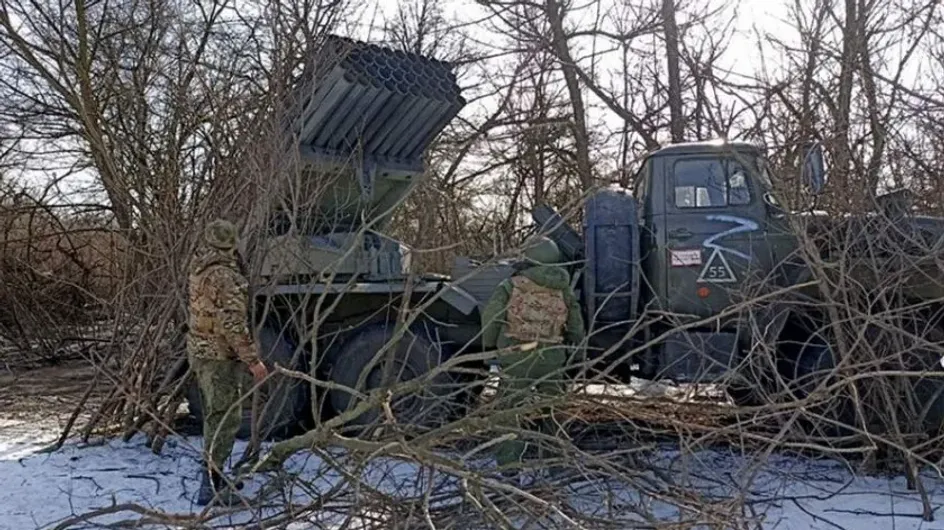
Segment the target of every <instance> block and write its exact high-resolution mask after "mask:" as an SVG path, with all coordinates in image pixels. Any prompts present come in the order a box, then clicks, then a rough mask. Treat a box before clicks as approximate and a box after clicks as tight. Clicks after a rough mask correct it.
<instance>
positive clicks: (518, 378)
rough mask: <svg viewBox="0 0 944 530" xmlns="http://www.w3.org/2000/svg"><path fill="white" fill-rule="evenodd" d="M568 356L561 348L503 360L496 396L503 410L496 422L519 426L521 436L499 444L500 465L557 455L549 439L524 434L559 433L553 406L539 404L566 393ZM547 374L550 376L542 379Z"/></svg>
mask: <svg viewBox="0 0 944 530" xmlns="http://www.w3.org/2000/svg"><path fill="white" fill-rule="evenodd" d="M564 357H565V354H564V352H562V351H561V350H560V349H557V348H553V349H550V348H549V349H546V350H544V351H538V352H530V354H529V355H526V356H517V355H516V356H512V357H510V358H503V359H501V371H502V376H501V383H500V384H499V387H498V392H497V396H496V398H497V400H498V401H497V406H498V408H499V411H498V413H497V415H496V417H495V418H494V421H495V424H496V425H501V426H504V427H510V428H513V429H516V430H517V432H516V436H517V438H516V439H514V440H506V441H503V442H501V443H499V444H497V445H496V446H495V451H494V455H495V460H496V461H497V464H498V465H499V466H500V467H504V466H507V465H509V464H517V463H521V462H523V461H524V460H525V459H533V458H538V459H541V458H548V457H551V456H553V454H552V453H553V452H552V451H549V450H547V443H546V442H543V441H541V440H538V439H535V440H533V441H528V440H524V439H522V437H523V436H527V434H526V432H522V431H531V432H537V433H541V434H544V435H548V436H554V435H555V434H556V433H557V423H556V422H555V421H554V419H553V411H552V410H551V408H550V407H546V406H540V405H538V404H537V403H540V402H541V401H546V400H548V399H553V398H555V397H557V396H559V395H561V394H563V393H564V390H565V385H564V381H563V374H562V373H561V368H562V367H563V366H564ZM545 376H547V378H546V379H543V380H541V378H542V377H545ZM528 403H535V406H534V407H529V406H528V405H527V404H528ZM507 409H519V410H518V411H516V410H510V411H508V410H507ZM501 434H507V433H506V432H503V433H501Z"/></svg>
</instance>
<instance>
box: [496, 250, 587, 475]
mask: <svg viewBox="0 0 944 530" xmlns="http://www.w3.org/2000/svg"><path fill="white" fill-rule="evenodd" d="M525 258H526V261H527V267H526V268H525V269H523V270H521V271H518V272H516V273H515V274H514V275H513V276H512V277H511V278H509V279H507V280H505V281H504V282H502V283H501V284H499V285H498V288H497V289H496V291H495V293H494V294H493V295H492V297H491V299H490V300H489V302H488V304H487V305H486V307H485V309H484V310H483V312H482V341H483V345H484V346H485V348H486V349H497V350H499V351H502V350H504V351H503V352H502V353H501V354H500V356H499V358H498V364H499V366H500V370H501V372H502V374H503V376H502V378H501V386H500V387H499V394H498V398H499V399H501V400H504V403H501V402H500V406H508V407H515V406H520V405H521V403H522V402H523V401H524V400H526V399H527V398H528V397H532V396H534V394H535V393H536V394H538V395H539V396H543V397H544V398H545V399H546V398H547V397H552V396H554V395H558V394H560V393H562V392H563V391H564V388H563V374H562V373H561V372H562V368H563V366H564V365H565V363H566V362H567V360H568V357H570V354H571V353H572V352H571V351H570V350H571V349H570V348H569V347H568V346H567V345H571V346H577V345H580V344H581V343H582V342H583V340H584V337H585V333H586V331H585V329H584V322H583V316H582V315H581V312H580V306H579V303H578V301H577V297H576V295H575V294H574V292H573V290H572V289H571V288H570V275H569V274H568V273H567V271H566V270H565V269H564V268H562V267H560V266H559V264H560V260H561V255H560V251H559V250H558V248H557V245H556V244H555V243H554V242H553V241H551V240H550V239H548V238H541V239H540V240H539V241H538V242H537V243H536V244H535V245H532V246H531V247H529V248H528V249H527V250H526V251H525ZM528 343H537V347H536V348H534V349H530V350H523V349H515V348H514V347H515V346H517V345H523V344H528ZM544 376H550V377H548V378H547V379H544V380H543V381H538V380H539V379H541V378H542V377H544ZM534 397H536V396H534ZM498 421H501V422H503V423H509V424H513V425H517V426H519V427H523V425H522V422H520V421H519V419H518V418H517V417H512V418H503V419H501V420H498ZM551 428H552V421H551V420H550V419H548V420H543V421H540V422H539V429H540V430H541V431H543V432H545V433H546V434H552V431H551ZM527 449H528V446H527V444H526V443H525V442H524V441H521V440H510V441H506V442H502V443H500V444H498V446H497V447H496V452H495V457H496V460H497V461H498V465H499V466H500V467H505V466H506V465H508V464H511V463H518V462H520V461H521V460H522V459H523V458H525V456H526V452H527V453H530V451H526V450H527Z"/></svg>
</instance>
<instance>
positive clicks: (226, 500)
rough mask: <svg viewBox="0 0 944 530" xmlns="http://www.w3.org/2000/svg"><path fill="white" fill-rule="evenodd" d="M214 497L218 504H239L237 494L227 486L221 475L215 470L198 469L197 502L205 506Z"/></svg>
mask: <svg viewBox="0 0 944 530" xmlns="http://www.w3.org/2000/svg"><path fill="white" fill-rule="evenodd" d="M214 497H215V498H216V500H217V502H218V503H219V504H222V505H224V506H233V505H236V504H239V502H240V499H239V495H237V494H236V492H235V491H232V489H231V488H230V487H229V485H228V484H227V483H226V481H225V480H224V479H223V476H222V475H220V474H219V473H217V472H215V471H214V472H212V473H208V472H207V470H206V469H202V470H201V471H200V489H199V491H198V492H197V504H198V505H200V506H206V505H207V504H210V502H211V501H213V499H214Z"/></svg>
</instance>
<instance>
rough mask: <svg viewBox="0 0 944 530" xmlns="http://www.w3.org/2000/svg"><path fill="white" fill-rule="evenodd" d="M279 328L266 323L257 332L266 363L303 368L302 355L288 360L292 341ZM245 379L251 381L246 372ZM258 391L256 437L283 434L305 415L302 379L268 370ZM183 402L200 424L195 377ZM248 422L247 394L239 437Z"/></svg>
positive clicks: (247, 429)
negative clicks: (257, 431) (260, 417)
mask: <svg viewBox="0 0 944 530" xmlns="http://www.w3.org/2000/svg"><path fill="white" fill-rule="evenodd" d="M280 331H281V326H276V325H272V324H267V325H266V326H265V327H263V328H262V330H261V331H260V332H259V353H260V355H261V356H262V358H263V359H264V360H265V361H266V366H267V367H268V368H269V370H270V372H271V370H272V368H273V367H274V366H275V364H276V363H278V364H279V365H280V366H282V367H285V368H289V369H294V370H302V371H304V365H305V364H307V363H306V362H305V359H299V362H298V363H297V364H295V365H293V364H292V362H291V361H292V356H293V355H294V354H295V345H294V343H293V342H292V341H290V340H288V338H287V337H286V336H285V335H284V334H280ZM247 374H248V370H247ZM247 382H249V383H248V384H251V379H250V378H249V376H248V375H247ZM260 391H261V397H262V399H261V400H260V408H259V412H260V414H261V416H262V419H261V421H260V423H259V437H260V438H261V439H273V438H281V437H284V436H287V435H289V434H291V433H292V432H293V431H295V430H296V429H297V428H298V427H299V426H300V425H302V424H303V423H304V422H305V421H306V420H307V419H308V416H309V411H310V407H309V393H308V385H307V383H306V382H305V381H303V380H300V379H295V378H291V377H285V376H281V375H277V374H271V375H270V376H269V379H268V380H267V381H266V383H265V384H264V385H263V386H262V388H260ZM187 403H188V407H189V408H190V414H191V415H192V416H193V417H194V419H195V421H196V422H197V423H198V424H200V425H201V428H202V423H203V403H202V401H201V398H200V389H199V387H198V385H197V383H196V381H195V380H194V381H192V382H191V384H190V385H189V386H188V388H187ZM251 425H252V400H251V399H249V398H247V399H244V406H243V410H242V421H241V422H240V425H239V431H238V432H237V433H236V437H237V438H238V439H242V440H244V439H248V438H249V437H250V436H251V433H252V431H251Z"/></svg>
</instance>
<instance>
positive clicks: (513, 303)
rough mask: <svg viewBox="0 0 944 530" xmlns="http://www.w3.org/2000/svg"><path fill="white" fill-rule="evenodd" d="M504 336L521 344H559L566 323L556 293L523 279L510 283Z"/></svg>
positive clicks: (564, 306) (564, 305)
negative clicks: (511, 285)
mask: <svg viewBox="0 0 944 530" xmlns="http://www.w3.org/2000/svg"><path fill="white" fill-rule="evenodd" d="M511 282H512V284H513V288H512V290H511V298H510V299H509V300H508V308H507V310H506V318H505V320H506V326H505V327H506V329H505V335H506V336H507V337H509V338H512V339H515V340H518V341H522V342H531V341H536V342H541V343H545V344H559V343H561V342H563V340H564V337H563V331H564V325H565V324H566V323H567V303H566V302H565V301H564V294H563V293H561V292H560V291H559V290H557V289H551V288H549V287H542V286H540V285H538V284H537V283H535V282H534V281H532V280H530V279H528V278H525V277H524V276H515V277H514V278H512V279H511Z"/></svg>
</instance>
